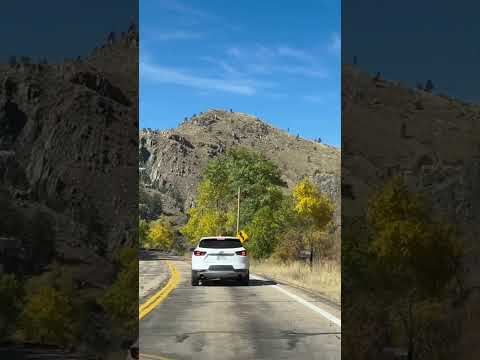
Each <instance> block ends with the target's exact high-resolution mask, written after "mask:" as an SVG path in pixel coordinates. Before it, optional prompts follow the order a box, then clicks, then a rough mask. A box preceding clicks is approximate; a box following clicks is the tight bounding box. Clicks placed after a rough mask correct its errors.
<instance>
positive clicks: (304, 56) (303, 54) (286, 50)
mask: <svg viewBox="0 0 480 360" xmlns="http://www.w3.org/2000/svg"><path fill="white" fill-rule="evenodd" d="M276 50H277V54H278V55H280V56H285V57H288V58H291V59H294V60H297V61H303V62H310V61H313V60H314V57H313V56H312V55H311V54H309V53H308V52H307V51H305V50H302V49H297V48H293V47H290V46H280V47H278V48H277V49H276Z"/></svg>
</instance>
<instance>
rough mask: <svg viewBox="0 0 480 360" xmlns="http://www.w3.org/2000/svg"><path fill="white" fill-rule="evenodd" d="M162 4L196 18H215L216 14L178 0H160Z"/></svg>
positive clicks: (170, 9) (165, 7)
mask: <svg viewBox="0 0 480 360" xmlns="http://www.w3.org/2000/svg"><path fill="white" fill-rule="evenodd" d="M159 3H160V6H161V7H162V8H163V9H165V10H168V11H172V12H175V13H177V14H180V15H187V16H191V17H196V18H205V19H214V18H216V16H215V15H213V14H211V13H208V12H206V11H203V10H199V9H198V8H194V7H192V6H188V5H185V4H184V3H182V2H180V1H177V0H159Z"/></svg>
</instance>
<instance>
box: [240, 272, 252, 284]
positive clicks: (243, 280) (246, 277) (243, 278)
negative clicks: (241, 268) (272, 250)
mask: <svg viewBox="0 0 480 360" xmlns="http://www.w3.org/2000/svg"><path fill="white" fill-rule="evenodd" d="M240 282H241V284H242V285H243V286H248V283H249V282H250V272H249V271H247V273H246V275H245V276H243V277H242V279H241V280H240Z"/></svg>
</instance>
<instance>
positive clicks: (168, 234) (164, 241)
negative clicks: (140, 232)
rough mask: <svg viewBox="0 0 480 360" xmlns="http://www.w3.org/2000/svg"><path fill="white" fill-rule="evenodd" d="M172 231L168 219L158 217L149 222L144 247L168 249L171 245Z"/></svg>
mask: <svg viewBox="0 0 480 360" xmlns="http://www.w3.org/2000/svg"><path fill="white" fill-rule="evenodd" d="M173 240H174V233H173V230H172V226H171V224H170V222H169V221H168V220H165V219H159V220H156V221H152V222H151V223H150V224H149V228H148V235H147V241H146V247H147V248H149V249H157V250H163V251H170V250H171V248H172V245H173Z"/></svg>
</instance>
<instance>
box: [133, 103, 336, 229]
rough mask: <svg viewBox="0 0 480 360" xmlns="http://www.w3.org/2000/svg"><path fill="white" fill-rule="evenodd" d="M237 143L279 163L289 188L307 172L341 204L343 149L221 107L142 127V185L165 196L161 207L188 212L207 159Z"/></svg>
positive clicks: (166, 211) (172, 212)
mask: <svg viewBox="0 0 480 360" xmlns="http://www.w3.org/2000/svg"><path fill="white" fill-rule="evenodd" d="M233 147H244V148H247V149H251V150H254V151H257V152H260V153H262V154H264V155H265V156H267V158H269V159H270V160H272V161H273V162H274V163H276V164H277V165H278V166H279V168H280V169H281V171H282V174H283V178H284V180H285V182H286V183H287V185H288V187H289V188H292V187H293V186H294V185H295V184H296V183H297V182H298V181H299V180H300V179H301V178H302V177H304V176H308V177H309V178H311V179H312V180H313V181H314V182H315V183H316V184H318V186H319V187H320V189H321V190H322V191H324V192H325V193H327V194H328V195H329V196H330V197H331V198H332V199H333V200H334V201H336V202H337V205H339V201H340V191H339V190H340V151H339V149H336V148H334V147H331V146H327V145H324V144H320V143H317V142H313V141H308V140H304V139H302V138H297V137H295V136H292V135H290V134H288V133H286V132H284V131H282V130H279V129H276V128H274V127H272V126H270V125H268V124H267V123H265V122H263V121H261V120H260V119H257V118H255V117H253V116H250V115H247V114H243V113H238V112H228V111H222V110H209V111H207V112H205V113H201V114H199V115H197V116H194V117H192V118H191V119H187V120H186V121H184V122H183V123H182V124H181V125H180V126H179V127H178V128H176V129H172V130H167V131H153V130H149V129H147V130H142V131H141V132H140V143H139V161H140V174H141V176H140V182H141V185H142V187H143V189H145V191H147V192H149V193H150V194H156V195H157V196H158V197H159V198H160V199H161V202H162V207H163V212H165V213H167V214H172V215H178V214H182V213H185V212H186V210H188V208H190V207H192V206H194V204H195V196H196V190H197V185H198V183H199V181H200V180H201V172H202V169H203V168H204V167H205V165H206V164H207V162H208V161H209V160H210V159H213V158H215V157H216V156H219V155H221V154H223V153H225V152H226V151H227V150H228V149H230V148H233ZM339 214H340V212H338V220H339Z"/></svg>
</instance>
